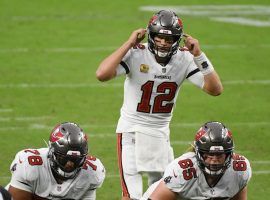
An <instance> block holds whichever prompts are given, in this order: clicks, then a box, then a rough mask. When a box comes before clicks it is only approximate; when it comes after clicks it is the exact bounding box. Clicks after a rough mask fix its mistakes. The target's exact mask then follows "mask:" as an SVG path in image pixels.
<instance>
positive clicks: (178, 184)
mask: <svg viewBox="0 0 270 200" xmlns="http://www.w3.org/2000/svg"><path fill="white" fill-rule="evenodd" d="M181 173H182V170H181V168H180V167H179V165H178V162H177V161H176V160H174V161H173V162H172V163H170V164H169V165H168V166H167V168H166V170H165V172H164V175H163V181H164V183H165V185H166V186H167V187H168V188H169V189H170V190H171V191H173V192H176V193H177V192H180V191H181V189H182V187H183V184H184V181H183V178H182V174H181Z"/></svg>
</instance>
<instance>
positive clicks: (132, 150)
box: [96, 10, 223, 199]
mask: <svg viewBox="0 0 270 200" xmlns="http://www.w3.org/2000/svg"><path fill="white" fill-rule="evenodd" d="M146 31H147V33H146ZM146 34H147V35H148V42H147V43H144V44H142V43H140V42H141V41H142V40H143V39H144V37H145V35H146ZM182 38H184V43H185V46H184V47H183V48H181V50H180V49H179V42H180V40H181V39H182ZM120 75H126V80H125V83H124V102H123V105H122V108H121V117H120V119H119V121H118V125H117V129H116V132H117V133H118V134H117V135H118V136H117V140H118V142H117V143H118V165H119V172H120V177H121V185H122V196H123V199H130V198H131V199H139V198H140V197H141V196H142V194H143V191H142V188H143V186H142V176H141V173H142V172H147V173H148V176H149V179H148V184H152V183H153V182H155V181H157V180H159V179H160V178H161V177H162V174H163V172H164V170H165V167H166V166H167V164H168V163H169V162H170V161H172V160H173V152H172V148H171V146H170V140H169V134H170V130H169V123H170V121H171V117H172V112H173V108H174V106H175V102H176V98H177V95H178V93H179V90H180V88H181V85H182V83H183V82H184V80H186V79H187V80H189V81H190V82H191V83H193V84H195V85H196V86H197V87H199V88H201V89H202V90H203V91H205V92H207V93H208V94H210V95H214V96H217V95H219V94H221V92H222V90H223V87H222V84H221V82H220V79H219V76H218V74H217V73H216V71H215V70H214V67H213V65H212V64H211V62H210V61H209V59H208V58H207V56H206V55H205V53H203V52H202V51H201V49H200V45H199V42H198V40H197V39H195V38H193V37H191V36H190V35H187V34H183V24H182V21H181V19H180V18H179V17H178V16H177V15H176V14H175V13H174V12H172V11H168V10H162V11H160V12H158V13H157V14H155V15H154V16H153V17H152V18H151V19H150V21H149V23H148V26H147V30H146V29H142V28H141V29H137V30H135V31H134V32H133V33H132V34H131V35H130V37H129V39H128V40H127V41H126V42H125V43H124V44H123V45H122V46H121V47H120V48H118V49H117V50H116V51H115V52H113V53H112V54H111V55H109V56H108V57H107V58H105V59H104V60H103V61H102V62H101V63H100V65H99V67H98V69H97V71H96V76H97V78H98V79H99V80H100V81H107V80H110V79H112V78H114V77H116V76H120ZM149 152H151V153H149Z"/></svg>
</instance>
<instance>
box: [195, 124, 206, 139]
mask: <svg viewBox="0 0 270 200" xmlns="http://www.w3.org/2000/svg"><path fill="white" fill-rule="evenodd" d="M205 133H206V131H205V129H204V127H201V128H200V129H199V131H198V132H197V133H196V135H195V141H198V140H200V139H201V137H202V136H204V135H205Z"/></svg>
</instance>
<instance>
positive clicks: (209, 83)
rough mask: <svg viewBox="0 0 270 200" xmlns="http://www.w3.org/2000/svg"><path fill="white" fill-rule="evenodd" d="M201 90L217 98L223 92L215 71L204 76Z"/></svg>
mask: <svg viewBox="0 0 270 200" xmlns="http://www.w3.org/2000/svg"><path fill="white" fill-rule="evenodd" d="M203 90H204V91H205V92H207V93H208V94H210V95H213V96H218V95H220V94H221V93H222V92H223V86H222V83H221V81H220V78H219V76H218V74H217V73H216V71H213V72H211V73H210V74H207V75H204V86H203Z"/></svg>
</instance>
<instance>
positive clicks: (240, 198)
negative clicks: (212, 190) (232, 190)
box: [232, 187, 247, 200]
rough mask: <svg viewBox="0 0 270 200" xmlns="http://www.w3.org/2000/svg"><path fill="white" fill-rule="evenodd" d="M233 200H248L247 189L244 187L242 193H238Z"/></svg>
mask: <svg viewBox="0 0 270 200" xmlns="http://www.w3.org/2000/svg"><path fill="white" fill-rule="evenodd" d="M232 200H247V187H244V188H243V189H242V190H241V191H240V192H238V193H237V194H236V195H235V196H234V197H233V198H232Z"/></svg>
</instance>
